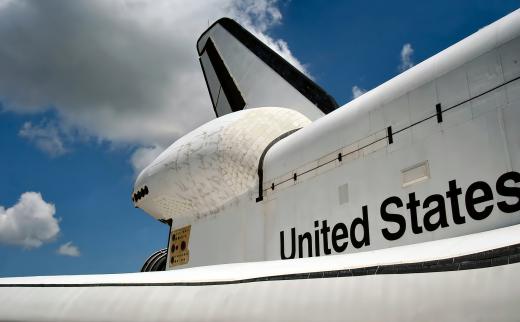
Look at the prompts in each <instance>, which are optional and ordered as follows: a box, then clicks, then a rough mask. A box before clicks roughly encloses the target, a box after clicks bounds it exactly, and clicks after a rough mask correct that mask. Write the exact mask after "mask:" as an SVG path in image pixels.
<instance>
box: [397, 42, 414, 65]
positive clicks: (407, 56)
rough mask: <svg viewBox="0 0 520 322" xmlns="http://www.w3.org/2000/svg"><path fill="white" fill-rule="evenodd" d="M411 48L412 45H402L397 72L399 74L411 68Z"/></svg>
mask: <svg viewBox="0 0 520 322" xmlns="http://www.w3.org/2000/svg"><path fill="white" fill-rule="evenodd" d="M413 51H414V50H413V48H412V45H411V44H409V43H406V44H404V45H403V48H402V49H401V63H400V64H399V70H400V71H401V72H404V71H405V70H407V69H408V68H411V67H413V65H414V62H413V59H412V56H413Z"/></svg>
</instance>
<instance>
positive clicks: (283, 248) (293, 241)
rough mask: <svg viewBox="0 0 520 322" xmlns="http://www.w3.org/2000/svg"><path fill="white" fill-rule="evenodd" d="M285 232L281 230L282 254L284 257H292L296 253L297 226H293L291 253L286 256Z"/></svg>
mask: <svg viewBox="0 0 520 322" xmlns="http://www.w3.org/2000/svg"><path fill="white" fill-rule="evenodd" d="M284 237H285V236H284V232H283V231H281V232H280V256H281V258H282V259H292V258H294V255H295V254H296V249H295V246H296V228H294V227H293V228H291V243H290V244H291V255H289V256H285V238H284Z"/></svg>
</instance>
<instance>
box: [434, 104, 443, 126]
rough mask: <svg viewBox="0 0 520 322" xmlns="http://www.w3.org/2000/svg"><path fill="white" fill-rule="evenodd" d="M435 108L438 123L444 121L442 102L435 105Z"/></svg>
mask: <svg viewBox="0 0 520 322" xmlns="http://www.w3.org/2000/svg"><path fill="white" fill-rule="evenodd" d="M435 109H436V110H437V123H442V108H441V104H440V103H439V104H437V105H435Z"/></svg>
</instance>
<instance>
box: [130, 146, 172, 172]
mask: <svg viewBox="0 0 520 322" xmlns="http://www.w3.org/2000/svg"><path fill="white" fill-rule="evenodd" d="M162 151H164V148H163V147H161V146H159V145H154V146H150V147H141V148H138V149H137V150H135V151H134V153H133V154H132V158H131V160H130V161H131V163H132V167H133V168H134V171H135V173H136V174H139V172H141V170H143V169H144V168H145V167H146V166H147V165H148V164H150V163H151V162H152V161H153V160H154V159H155V158H157V157H158V156H159V154H161V152H162Z"/></svg>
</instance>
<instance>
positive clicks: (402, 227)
mask: <svg viewBox="0 0 520 322" xmlns="http://www.w3.org/2000/svg"><path fill="white" fill-rule="evenodd" d="M389 205H395V206H396V208H401V207H403V201H402V200H401V198H399V197H396V196H392V197H389V198H386V199H385V201H383V203H382V204H381V211H380V212H381V218H382V219H383V220H384V221H387V222H388V221H389V222H394V223H396V224H398V225H399V228H398V229H397V231H396V232H395V233H392V232H390V230H389V229H388V228H383V229H382V230H381V232H382V233H383V237H385V238H386V240H390V241H392V240H396V239H399V238H401V237H402V236H403V235H404V233H405V231H406V219H405V218H404V217H403V216H402V215H400V214H395V213H389V212H388V211H387V210H386V208H387V207H388V206H389Z"/></svg>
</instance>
